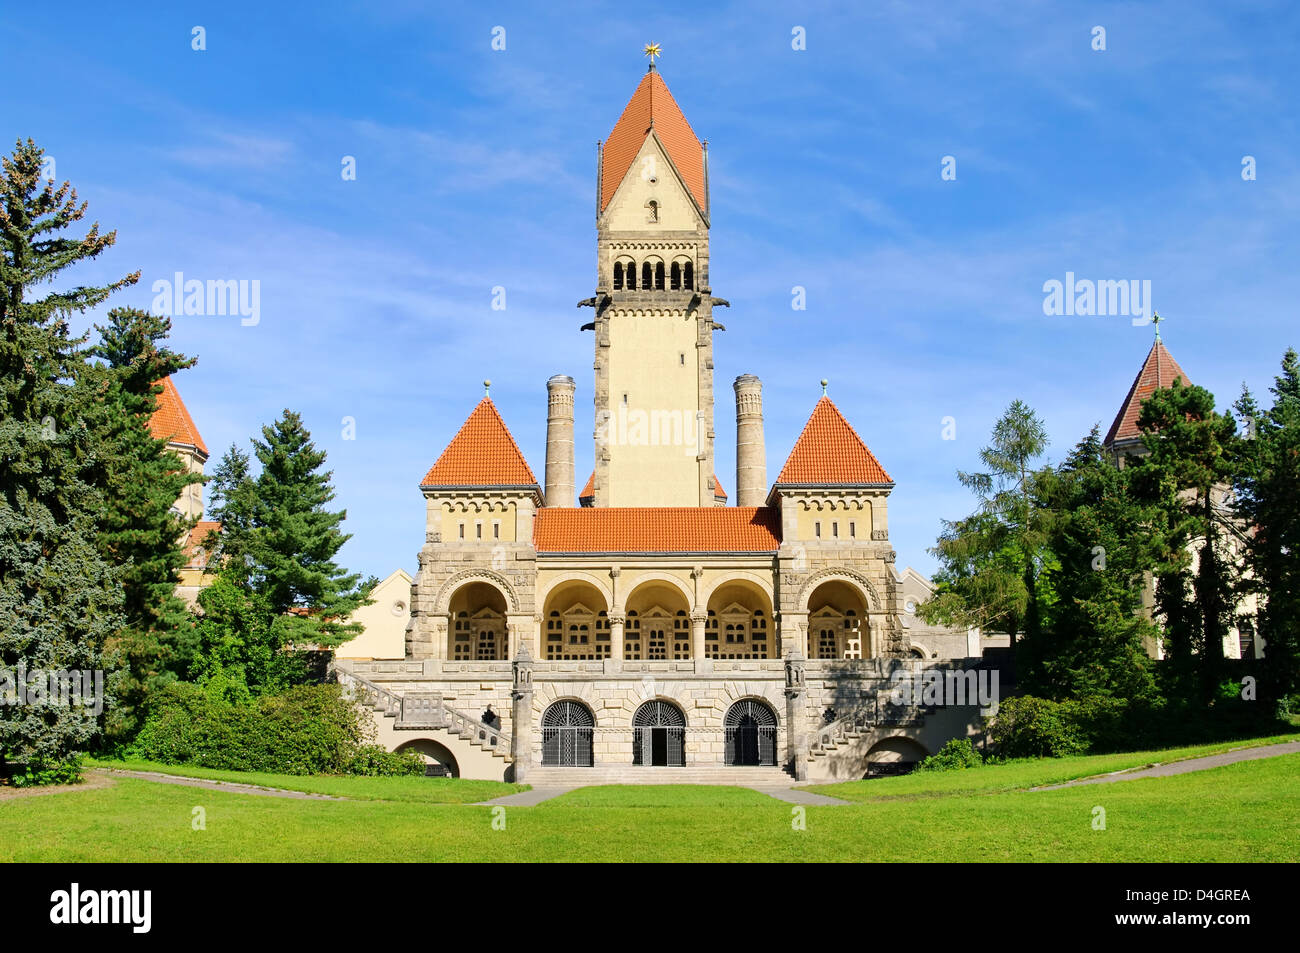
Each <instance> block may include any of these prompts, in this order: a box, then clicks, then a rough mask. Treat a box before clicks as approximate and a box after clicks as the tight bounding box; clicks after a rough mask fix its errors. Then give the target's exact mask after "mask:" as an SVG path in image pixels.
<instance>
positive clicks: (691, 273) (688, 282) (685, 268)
mask: <svg viewBox="0 0 1300 953" xmlns="http://www.w3.org/2000/svg"><path fill="white" fill-rule="evenodd" d="M682 287H683V288H685V289H686V290H687V291H694V290H695V266H694V265H692V264H691V263H690V262H689V261H688V262H687V263H686V264H684V265H682Z"/></svg>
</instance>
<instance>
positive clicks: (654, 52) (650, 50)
mask: <svg viewBox="0 0 1300 953" xmlns="http://www.w3.org/2000/svg"><path fill="white" fill-rule="evenodd" d="M641 52H642V53H644V54H645V55H646V56H648V57H650V69H654V68H655V57H656V56H663V54H662V53H661V52H659V44H658V43H647V44H646V45H645V48H644V49H642V50H641Z"/></svg>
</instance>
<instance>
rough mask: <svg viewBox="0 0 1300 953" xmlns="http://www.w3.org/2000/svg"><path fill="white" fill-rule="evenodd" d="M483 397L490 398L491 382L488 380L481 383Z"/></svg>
mask: <svg viewBox="0 0 1300 953" xmlns="http://www.w3.org/2000/svg"><path fill="white" fill-rule="evenodd" d="M483 396H484V397H491V396H492V382H491V381H490V380H485V381H483Z"/></svg>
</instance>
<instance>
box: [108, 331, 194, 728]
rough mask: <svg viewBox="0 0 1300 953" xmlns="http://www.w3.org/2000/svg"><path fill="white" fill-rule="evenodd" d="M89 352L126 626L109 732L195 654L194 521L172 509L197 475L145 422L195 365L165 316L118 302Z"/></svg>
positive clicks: (113, 648) (113, 651)
mask: <svg viewBox="0 0 1300 953" xmlns="http://www.w3.org/2000/svg"><path fill="white" fill-rule="evenodd" d="M95 330H96V331H98V332H99V336H100V339H99V343H98V345H97V346H96V347H95V348H94V353H95V355H96V356H97V357H99V358H101V359H102V360H103V361H104V362H105V363H103V364H101V365H98V366H97V367H96V368H95V371H94V372H93V373H92V374H91V375H90V379H91V380H92V381H94V382H95V383H96V385H97V387H98V390H99V394H100V398H99V402H98V404H97V409H98V411H99V413H98V414H97V420H96V425H97V427H96V429H97V430H99V431H100V434H101V446H102V448H103V449H102V452H101V454H100V456H99V468H98V469H99V473H98V482H100V483H101V484H102V485H103V486H104V487H105V489H106V495H105V506H104V508H103V511H102V513H101V517H100V534H99V540H100V548H101V551H102V552H103V553H104V555H105V556H106V557H107V558H108V559H109V561H110V562H112V563H114V564H115V565H117V566H118V567H119V570H120V578H121V583H122V590H123V598H124V605H123V608H124V611H125V615H126V618H125V624H124V626H123V628H122V632H121V634H120V635H119V636H118V637H117V638H115V639H114V640H113V642H112V644H111V645H110V646H109V652H108V658H109V662H110V664H111V665H112V667H113V668H114V697H115V699H116V703H117V704H116V705H115V707H114V710H113V711H112V712H111V713H110V715H109V718H108V719H107V722H106V726H105V727H106V732H107V734H108V736H109V737H110V738H111V739H114V740H121V739H124V738H126V737H129V736H130V735H131V734H132V733H133V732H134V731H135V730H136V729H137V728H138V727H139V716H140V710H141V707H142V706H143V704H144V701H145V698H146V696H147V694H148V693H149V692H150V691H154V690H157V689H158V688H161V687H162V686H163V685H165V684H166V683H167V682H168V681H171V680H173V679H175V678H176V677H177V675H178V674H183V673H184V670H185V668H186V666H187V665H188V657H187V656H188V655H189V653H190V652H191V651H192V647H191V639H192V631H193V627H194V618H193V615H192V614H191V613H190V612H189V610H188V609H187V607H186V605H185V603H184V602H183V601H182V600H181V599H180V597H179V596H177V595H176V586H177V584H178V583H179V582H180V575H179V571H180V569H181V567H182V566H183V565H184V564H185V555H184V552H183V551H182V549H181V545H180V543H181V539H182V537H183V535H184V533H185V532H186V531H188V530H189V529H191V528H192V527H193V521H192V520H187V519H184V518H182V517H181V515H180V514H179V513H178V512H177V511H176V509H175V505H176V500H177V498H178V497H179V496H180V495H181V494H182V493H183V492H184V490H185V489H186V488H187V487H189V486H191V485H193V484H196V483H202V481H203V477H202V476H201V475H199V474H196V473H190V472H189V471H188V470H187V469H186V467H185V465H184V463H183V461H182V460H181V458H180V457H179V456H178V455H177V454H176V453H175V452H173V451H171V450H168V449H167V441H166V440H165V439H156V438H154V436H153V434H152V433H151V431H150V428H149V422H150V418H151V417H152V416H153V414H154V412H155V410H157V406H158V402H157V395H158V394H159V393H160V392H161V385H160V384H159V381H161V380H162V379H163V378H165V377H169V376H170V375H172V374H174V373H176V372H177V371H179V370H182V369H184V368H188V367H191V366H193V365H194V363H195V362H194V360H193V359H191V358H186V357H185V356H184V355H181V354H177V353H175V352H173V351H172V350H170V349H169V348H168V347H167V346H166V339H167V335H168V333H169V331H170V330H171V319H170V318H167V317H165V316H162V315H154V314H150V313H148V312H146V311H141V310H139V309H136V308H117V309H114V310H112V311H110V312H109V313H108V323H107V324H106V325H103V326H100V325H96V327H95Z"/></svg>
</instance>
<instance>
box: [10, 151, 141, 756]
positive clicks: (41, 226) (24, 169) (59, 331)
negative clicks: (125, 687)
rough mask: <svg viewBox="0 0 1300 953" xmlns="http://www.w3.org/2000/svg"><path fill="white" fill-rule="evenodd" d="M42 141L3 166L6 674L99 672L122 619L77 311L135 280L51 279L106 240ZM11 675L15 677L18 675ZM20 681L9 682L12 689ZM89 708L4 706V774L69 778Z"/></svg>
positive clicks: (90, 732)
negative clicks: (102, 526)
mask: <svg viewBox="0 0 1300 953" xmlns="http://www.w3.org/2000/svg"><path fill="white" fill-rule="evenodd" d="M43 159H44V153H43V150H41V149H39V148H38V147H37V146H36V145H35V143H33V142H32V141H31V140H30V139H29V140H27V142H25V143H24V142H22V141H19V142H18V144H17V145H16V147H15V149H14V152H13V154H12V155H10V156H7V157H4V158H3V169H2V170H0V669H4V670H6V671H8V672H10V673H12V672H14V670H15V669H16V668H17V666H18V665H19V663H22V665H23V666H25V668H26V669H27V671H28V672H29V673H30V672H32V670H39V671H42V672H54V671H60V670H73V669H76V670H92V671H93V670H96V669H99V668H100V667H101V653H102V651H103V648H104V645H105V644H106V643H107V642H108V640H109V639H110V638H112V637H113V636H114V635H115V634H116V632H117V630H118V627H119V625H120V623H121V601H122V600H121V592H120V589H119V587H118V580H117V573H116V570H115V568H114V567H113V566H112V565H111V564H110V563H109V561H108V560H107V559H106V558H105V557H104V555H103V553H102V552H101V551H100V549H99V546H98V542H97V538H96V537H97V530H98V526H97V519H98V515H99V511H100V509H101V507H102V506H103V505H104V495H103V492H102V491H101V489H100V488H99V487H98V486H97V485H96V481H95V469H96V466H97V455H98V454H99V453H100V451H101V448H100V446H99V445H98V442H97V435H96V434H95V432H94V430H93V428H92V427H91V426H89V425H88V424H87V417H88V416H90V415H92V407H91V405H92V403H93V394H92V393H91V389H90V388H88V387H87V386H86V377H87V373H86V372H87V366H86V365H87V361H86V357H87V354H86V349H85V343H86V338H85V337H84V336H83V337H73V336H72V334H71V332H70V329H69V323H68V321H69V317H70V315H71V314H72V313H74V312H79V311H84V310H85V309H87V308H90V307H93V306H94V305H97V304H99V303H100V302H102V301H104V300H105V299H107V298H108V296H109V295H110V294H112V292H113V291H115V290H116V289H118V288H121V287H123V286H124V285H127V284H131V283H133V282H134V281H136V280H137V279H138V278H139V274H138V273H137V274H134V275H128V276H127V277H125V278H123V279H121V280H119V281H116V282H113V283H111V284H108V285H104V286H98V287H85V286H80V287H75V288H72V289H70V290H66V291H61V290H57V289H48V288H45V287H43V286H44V285H45V284H46V283H49V282H52V281H55V280H57V279H58V277H59V276H60V275H61V273H62V272H64V271H65V270H66V269H68V268H70V267H71V266H73V265H75V264H77V263H78V262H81V261H84V260H86V259H90V258H94V257H96V256H98V255H99V254H100V253H102V252H103V251H104V250H105V249H107V248H108V247H110V246H111V245H112V244H113V242H114V240H115V238H116V233H115V232H109V233H108V234H105V235H101V234H100V232H99V226H98V224H95V225H92V226H91V227H90V229H89V231H87V232H86V233H85V234H84V235H79V236H78V235H77V234H75V233H74V234H72V235H69V234H68V233H67V230H68V229H69V228H72V227H74V226H75V225H76V223H78V222H79V221H81V220H82V218H84V216H85V213H86V203H84V202H83V203H80V204H78V202H77V194H76V191H75V190H74V189H72V187H71V185H70V184H69V183H67V182H64V183H63V184H62V185H60V186H58V187H56V186H55V185H54V184H53V182H47V181H42V175H43ZM12 677H13V676H12V674H11V675H10V678H11V679H12ZM6 688H9V689H11V690H12V686H6ZM98 727H99V726H98V719H97V718H96V717H95V716H94V715H93V714H92V709H91V708H89V707H86V706H79V705H74V706H68V705H56V704H49V703H48V701H47V703H45V704H32V703H30V701H29V703H28V704H25V705H13V704H7V705H0V772H6V771H13V770H15V767H16V765H18V764H21V765H23V766H24V767H25V771H26V773H27V775H28V776H30V777H32V778H34V779H35V780H48V779H53V778H57V777H66V776H67V775H68V773H69V772H70V770H73V767H72V766H73V765H75V757H76V754H77V752H78V751H79V750H84V748H85V747H86V745H87V743H88V742H89V741H90V740H91V738H93V737H94V735H95V734H96V732H97V731H98Z"/></svg>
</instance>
